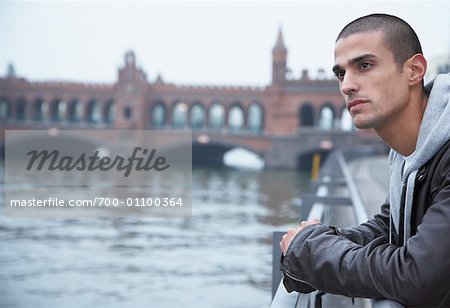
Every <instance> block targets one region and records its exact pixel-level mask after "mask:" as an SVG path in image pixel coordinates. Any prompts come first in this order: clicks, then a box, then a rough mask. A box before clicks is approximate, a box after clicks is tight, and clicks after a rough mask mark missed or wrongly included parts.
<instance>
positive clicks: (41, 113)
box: [32, 97, 47, 122]
mask: <svg viewBox="0 0 450 308" xmlns="http://www.w3.org/2000/svg"><path fill="white" fill-rule="evenodd" d="M32 109H33V110H32V115H33V116H32V117H33V121H35V122H43V121H45V119H46V112H47V103H46V102H45V100H44V99H43V98H41V97H38V98H36V99H35V100H34V102H33V106H32Z"/></svg>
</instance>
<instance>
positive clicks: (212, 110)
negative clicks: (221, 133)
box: [208, 102, 225, 130]
mask: <svg viewBox="0 0 450 308" xmlns="http://www.w3.org/2000/svg"><path fill="white" fill-rule="evenodd" d="M208 119H209V127H210V128H211V129H212V130H220V129H222V128H223V127H224V125H225V107H223V105H222V104H220V103H219V102H214V103H212V104H211V107H209V114H208Z"/></svg>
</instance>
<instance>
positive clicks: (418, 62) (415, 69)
mask: <svg viewBox="0 0 450 308" xmlns="http://www.w3.org/2000/svg"><path fill="white" fill-rule="evenodd" d="M407 62H408V64H407V65H408V69H409V85H410V86H414V85H416V84H418V83H421V82H422V80H423V78H424V76H425V73H426V71H427V60H426V59H425V57H424V56H423V55H422V54H421V53H417V54H415V55H414V56H412V57H411V58H409V59H408V60H407Z"/></svg>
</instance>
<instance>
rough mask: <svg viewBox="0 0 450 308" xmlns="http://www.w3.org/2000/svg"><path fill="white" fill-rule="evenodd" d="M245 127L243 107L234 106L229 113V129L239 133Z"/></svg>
mask: <svg viewBox="0 0 450 308" xmlns="http://www.w3.org/2000/svg"><path fill="white" fill-rule="evenodd" d="M243 127H244V111H243V109H242V107H241V106H238V105H234V106H233V107H231V108H230V111H229V113H228V128H229V130H230V132H238V131H240V130H242V128H243Z"/></svg>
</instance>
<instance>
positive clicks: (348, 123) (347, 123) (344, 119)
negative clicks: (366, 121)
mask: <svg viewBox="0 0 450 308" xmlns="http://www.w3.org/2000/svg"><path fill="white" fill-rule="evenodd" d="M340 129H341V130H342V131H347V132H348V131H353V130H355V126H354V125H353V121H352V117H351V115H350V113H349V112H348V110H347V108H346V107H345V106H343V107H342V109H341V118H340Z"/></svg>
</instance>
